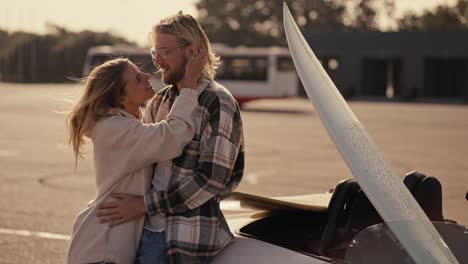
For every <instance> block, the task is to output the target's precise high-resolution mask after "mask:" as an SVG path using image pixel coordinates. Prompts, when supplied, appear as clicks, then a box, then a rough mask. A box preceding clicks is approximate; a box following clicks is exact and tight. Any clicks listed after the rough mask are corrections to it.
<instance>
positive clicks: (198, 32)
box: [150, 11, 219, 79]
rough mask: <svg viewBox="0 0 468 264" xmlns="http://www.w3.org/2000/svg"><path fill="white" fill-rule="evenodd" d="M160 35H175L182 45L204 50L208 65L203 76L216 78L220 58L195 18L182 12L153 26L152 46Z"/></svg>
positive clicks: (151, 34)
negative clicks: (193, 45) (195, 46)
mask: <svg viewBox="0 0 468 264" xmlns="http://www.w3.org/2000/svg"><path fill="white" fill-rule="evenodd" d="M158 33H165V34H171V35H174V36H176V37H177V40H178V42H179V43H180V44H192V43H195V45H197V47H198V48H199V49H200V50H203V51H204V52H206V54H207V60H206V62H207V63H206V66H205V69H204V70H203V76H204V77H207V78H210V79H214V78H215V75H216V69H217V68H218V65H219V57H218V56H216V55H215V54H214V53H213V51H212V49H211V44H210V41H209V40H208V37H207V36H206V34H205V32H204V31H203V29H202V28H201V26H200V24H199V23H198V21H197V20H196V19H195V18H193V17H192V16H191V15H188V14H184V13H183V12H182V11H179V12H178V13H177V14H175V15H173V16H169V17H166V18H163V19H162V20H161V21H160V22H159V23H158V24H156V25H154V26H153V29H152V31H151V33H150V41H151V45H155V43H156V36H157V34H158ZM153 48H156V47H153Z"/></svg>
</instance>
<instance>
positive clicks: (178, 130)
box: [68, 53, 206, 264]
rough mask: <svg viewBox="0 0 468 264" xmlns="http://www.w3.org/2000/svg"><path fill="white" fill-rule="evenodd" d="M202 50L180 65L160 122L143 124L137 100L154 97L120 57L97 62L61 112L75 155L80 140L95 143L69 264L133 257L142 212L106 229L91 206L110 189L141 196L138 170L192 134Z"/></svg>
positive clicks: (173, 153) (177, 149) (145, 78)
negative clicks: (90, 181)
mask: <svg viewBox="0 0 468 264" xmlns="http://www.w3.org/2000/svg"><path fill="white" fill-rule="evenodd" d="M205 57H206V55H204V53H199V54H198V55H197V56H195V57H194V58H192V59H191V60H190V62H189V63H188V64H187V66H186V69H185V76H184V79H183V82H184V85H183V87H189V88H184V89H182V90H181V92H180V95H179V96H178V97H177V99H176V101H175V102H174V107H173V109H172V111H171V112H170V113H169V115H168V117H167V119H166V121H162V122H160V123H156V124H142V123H141V122H140V121H139V117H140V110H139V106H140V105H141V104H142V103H143V102H144V101H146V100H148V99H149V98H151V97H152V96H153V95H154V91H153V90H152V87H151V84H150V82H149V75H148V74H145V73H142V72H140V70H139V69H138V68H137V67H136V66H135V65H134V64H133V63H131V62H130V61H129V60H127V59H114V60H111V61H108V62H105V63H104V64H102V65H100V66H98V67H96V68H95V69H94V70H93V71H92V72H91V73H90V75H89V77H88V78H87V80H86V83H85V85H84V86H85V91H84V94H83V96H82V97H81V99H80V101H79V102H78V103H77V105H76V106H75V107H74V109H73V110H72V112H71V113H70V115H69V117H68V128H69V133H70V139H69V141H70V144H71V145H72V147H73V150H74V153H75V157H76V158H78V157H79V156H81V152H80V147H81V145H82V144H83V142H84V138H85V137H87V138H90V139H91V140H92V142H93V145H94V148H93V149H94V167H95V174H96V197H95V198H94V199H93V200H92V201H91V202H90V203H89V204H88V207H87V208H86V209H85V210H83V211H82V212H80V213H79V214H78V216H77V217H76V220H75V224H74V227H73V235H72V240H71V243H70V247H69V251H68V263H119V264H121V263H133V261H134V258H135V254H136V250H137V247H138V242H139V240H140V234H141V231H142V227H143V222H144V218H141V219H137V220H136V221H128V222H126V219H120V221H121V222H125V223H123V224H121V225H119V226H117V227H113V228H110V227H109V226H108V225H107V224H102V223H100V222H99V218H98V217H97V216H96V212H97V206H98V205H99V204H100V203H102V202H105V201H106V202H109V201H112V200H114V199H115V198H113V197H112V196H111V193H112V192H128V193H132V194H135V195H143V194H144V191H145V179H146V178H145V172H146V170H145V168H146V167H148V165H150V164H151V163H154V162H157V161H160V160H168V159H172V158H175V157H177V156H179V155H180V154H181V152H182V149H183V148H184V146H185V145H186V144H187V143H189V142H190V140H191V139H192V137H193V133H194V123H193V115H194V112H195V109H196V106H197V105H198V102H197V99H198V94H197V92H196V91H195V90H194V89H195V87H196V82H197V79H198V78H199V77H200V76H201V72H202V70H203V67H204V64H205Z"/></svg>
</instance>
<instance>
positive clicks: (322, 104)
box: [283, 3, 458, 264]
mask: <svg viewBox="0 0 468 264" xmlns="http://www.w3.org/2000/svg"><path fill="white" fill-rule="evenodd" d="M283 19H284V29H285V32H286V38H287V42H288V46H289V51H290V53H291V57H292V59H293V61H294V65H295V67H296V70H297V73H298V75H299V77H300V79H301V81H302V84H303V85H304V89H305V91H306V93H307V96H308V97H309V99H310V101H311V102H312V104H313V105H314V108H315V110H316V112H317V113H318V115H319V116H320V119H321V121H322V123H323V125H324V127H325V129H326V131H327V132H328V135H329V136H330V138H331V140H332V141H333V142H334V144H335V146H336V148H337V149H338V152H339V153H340V155H341V157H342V158H343V160H344V161H345V163H346V165H347V166H348V168H349V169H350V171H351V173H352V174H353V176H354V177H355V178H356V180H357V181H358V183H359V185H360V186H361V188H362V189H363V191H364V192H365V193H366V195H367V197H368V198H369V200H370V202H371V203H372V204H373V205H374V207H375V208H376V210H377V212H378V213H379V214H380V216H381V217H382V219H383V220H384V221H385V223H386V224H387V225H388V226H389V228H390V229H391V230H392V233H393V234H394V235H395V237H396V238H397V239H398V240H399V241H400V243H401V244H402V245H403V247H404V248H405V249H406V250H407V252H408V254H409V255H410V256H411V257H412V258H413V260H414V261H415V262H416V263H434V264H435V263H458V261H457V260H456V258H455V257H454V255H453V254H452V252H451V251H450V249H449V248H448V246H447V245H446V243H445V242H444V240H443V239H442V238H441V237H440V235H439V234H438V233H437V230H436V229H435V228H434V226H433V225H432V223H431V222H430V220H429V219H428V217H427V216H426V215H425V213H424V211H423V210H422V209H421V207H420V206H419V205H418V203H417V202H416V200H415V199H414V198H413V197H412V195H411V193H410V192H409V191H408V189H407V188H405V186H404V184H403V183H402V181H401V180H400V179H399V178H398V177H397V176H396V175H395V174H394V172H393V171H392V170H391V168H390V166H389V164H388V163H387V161H386V160H385V159H384V157H383V155H382V154H381V152H380V151H379V150H378V148H377V145H376V144H375V143H374V141H373V140H372V138H371V137H370V135H369V134H368V133H367V131H366V130H365V128H364V126H363V125H362V124H361V123H360V122H359V120H358V119H357V118H356V116H355V115H354V113H353V112H352V111H351V109H350V108H349V106H348V104H347V103H346V101H345V100H344V98H343V96H342V95H341V94H340V92H339V91H338V89H337V88H336V86H335V84H334V83H333V81H332V80H331V79H330V77H329V76H328V74H327V72H326V71H325V69H324V68H323V67H322V65H321V64H320V62H319V60H318V59H317V57H316V56H315V54H314V52H313V51H312V49H311V48H310V47H309V45H308V44H307V41H306V40H305V39H304V37H303V36H302V34H301V32H300V30H299V28H298V26H297V25H296V23H295V22H294V19H293V17H292V15H291V12H290V11H289V9H288V7H287V5H286V3H284V4H283ZM343 45H346V44H345V43H344V44H343Z"/></svg>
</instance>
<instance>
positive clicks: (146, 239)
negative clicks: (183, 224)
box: [135, 229, 168, 264]
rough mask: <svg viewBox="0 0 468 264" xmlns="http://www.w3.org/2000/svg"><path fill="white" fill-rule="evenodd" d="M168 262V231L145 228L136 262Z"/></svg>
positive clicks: (146, 263)
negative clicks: (154, 230)
mask: <svg viewBox="0 0 468 264" xmlns="http://www.w3.org/2000/svg"><path fill="white" fill-rule="evenodd" d="M155 263H157V264H167V263H168V259H167V253H166V232H152V231H149V230H146V229H143V232H142V234H141V238H140V245H139V246H138V250H137V255H136V260H135V264H155Z"/></svg>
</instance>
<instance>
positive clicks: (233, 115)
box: [145, 100, 243, 215]
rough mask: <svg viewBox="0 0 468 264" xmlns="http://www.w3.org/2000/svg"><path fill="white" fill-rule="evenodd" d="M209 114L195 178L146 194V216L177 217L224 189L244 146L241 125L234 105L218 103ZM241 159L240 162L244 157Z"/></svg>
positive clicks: (203, 133)
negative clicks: (206, 137) (162, 213)
mask: <svg viewBox="0 0 468 264" xmlns="http://www.w3.org/2000/svg"><path fill="white" fill-rule="evenodd" d="M209 111H210V119H209V123H208V125H207V127H205V128H204V129H203V131H202V135H205V133H208V134H209V135H210V136H209V138H208V139H207V142H206V147H205V148H204V149H203V151H202V152H201V153H200V157H199V160H198V167H197V168H195V171H194V174H193V175H192V176H187V177H184V179H182V180H181V181H179V182H178V183H177V184H175V185H174V186H171V187H170V188H169V189H168V190H165V191H154V192H147V193H146V195H145V204H146V207H147V211H148V214H150V215H154V214H157V213H160V212H167V213H179V212H184V211H187V210H190V209H193V208H197V207H199V206H201V205H202V204H204V203H205V202H207V201H208V200H210V199H212V198H213V197H215V196H217V195H219V194H220V193H221V192H223V191H224V190H225V189H226V186H227V184H228V183H229V182H230V178H231V175H232V171H233V168H234V165H235V163H236V160H237V158H238V154H239V150H240V148H241V144H243V142H242V140H243V135H242V133H243V131H242V121H241V117H240V112H239V108H238V106H237V103H236V102H234V101H232V102H231V101H229V102H223V103H221V102H220V101H219V100H216V101H215V102H213V103H212V104H211V106H210V109H209ZM204 145H205V144H204ZM240 158H242V159H243V155H242V156H241V157H240ZM242 162H243V161H242Z"/></svg>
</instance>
